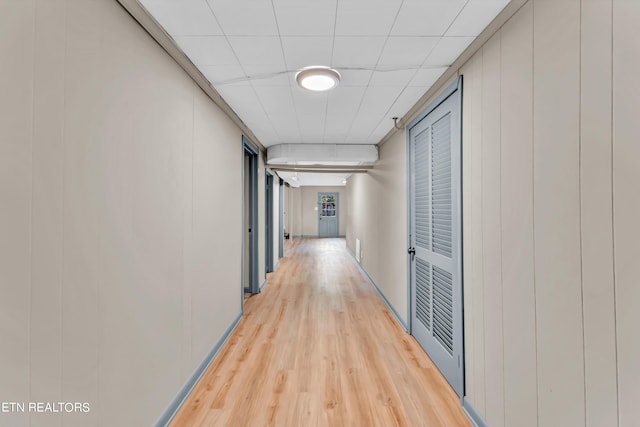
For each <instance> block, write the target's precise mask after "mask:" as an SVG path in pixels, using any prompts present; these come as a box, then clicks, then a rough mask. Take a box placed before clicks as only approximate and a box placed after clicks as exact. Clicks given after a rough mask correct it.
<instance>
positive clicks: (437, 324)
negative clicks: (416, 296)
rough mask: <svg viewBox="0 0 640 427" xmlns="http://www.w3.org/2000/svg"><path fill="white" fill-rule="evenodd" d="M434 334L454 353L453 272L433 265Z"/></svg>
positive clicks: (450, 352)
mask: <svg viewBox="0 0 640 427" xmlns="http://www.w3.org/2000/svg"><path fill="white" fill-rule="evenodd" d="M433 301H434V304H433V305H434V310H437V311H438V314H439V315H438V316H433V335H434V337H435V338H436V339H437V340H438V341H439V342H440V344H442V346H443V347H444V348H445V349H446V350H447V351H448V352H449V354H451V355H453V339H452V337H453V303H452V301H453V280H452V276H451V273H449V272H448V271H445V270H442V269H441V268H438V267H437V266H433Z"/></svg>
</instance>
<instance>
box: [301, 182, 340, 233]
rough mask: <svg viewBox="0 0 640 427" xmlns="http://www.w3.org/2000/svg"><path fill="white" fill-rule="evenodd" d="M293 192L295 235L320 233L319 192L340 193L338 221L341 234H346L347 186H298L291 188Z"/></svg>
mask: <svg viewBox="0 0 640 427" xmlns="http://www.w3.org/2000/svg"><path fill="white" fill-rule="evenodd" d="M291 190H292V191H291V194H292V204H293V206H292V215H291V218H290V219H291V221H292V230H293V233H292V235H293V236H317V235H318V211H317V208H318V193H319V192H335V193H339V195H338V203H339V207H338V209H339V212H338V221H339V230H338V232H339V235H340V236H344V235H345V231H346V219H347V212H348V210H349V207H348V198H347V197H346V193H345V187H298V188H292V189H291ZM314 208H315V209H314Z"/></svg>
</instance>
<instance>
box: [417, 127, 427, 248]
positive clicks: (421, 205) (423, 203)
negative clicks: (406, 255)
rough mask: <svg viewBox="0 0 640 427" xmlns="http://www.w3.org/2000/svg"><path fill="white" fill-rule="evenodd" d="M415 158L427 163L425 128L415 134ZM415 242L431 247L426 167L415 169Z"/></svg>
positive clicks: (421, 162)
mask: <svg viewBox="0 0 640 427" xmlns="http://www.w3.org/2000/svg"><path fill="white" fill-rule="evenodd" d="M414 144H415V158H416V162H419V163H420V164H428V163H429V132H428V131H427V130H425V131H424V132H422V133H420V134H419V135H417V136H416V139H415V143H414ZM415 180H416V181H415V188H416V198H415V203H416V213H415V218H416V219H415V221H416V243H417V244H418V245H419V246H421V247H425V248H428V247H431V236H430V229H429V228H430V227H429V203H430V195H429V171H428V170H427V169H426V168H420V169H417V170H416V176H415Z"/></svg>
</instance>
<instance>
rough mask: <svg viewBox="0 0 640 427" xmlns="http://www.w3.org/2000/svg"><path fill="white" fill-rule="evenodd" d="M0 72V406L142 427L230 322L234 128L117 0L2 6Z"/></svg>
mask: <svg viewBox="0 0 640 427" xmlns="http://www.w3.org/2000/svg"><path fill="white" fill-rule="evenodd" d="M0 68H1V69H2V79H0V93H2V97H1V98H0V205H1V206H2V208H1V209H0V236H2V238H1V239H0V295H2V297H1V298H0V342H1V343H2V350H1V351H0V401H20V402H22V401H24V402H28V401H53V402H58V401H81V402H85V401H86V402H89V403H90V404H91V412H90V413H88V414H71V415H64V416H62V417H61V416H59V415H51V414H46V415H35V414H34V415H31V423H32V424H34V425H61V424H62V423H64V425H69V426H73V425H82V426H90V425H98V424H100V425H119V426H127V425H130V426H141V425H150V424H152V423H153V422H154V421H155V420H156V419H157V418H158V417H159V416H160V414H161V413H162V412H163V411H164V410H165V409H166V407H167V405H168V404H169V402H170V401H171V400H172V399H173V398H174V396H175V395H176V394H177V392H178V391H179V390H180V388H181V387H182V385H183V384H184V383H185V381H186V380H187V378H188V377H189V376H190V375H191V374H192V373H193V372H194V370H195V368H196V367H197V366H198V364H199V363H200V362H201V361H202V360H203V358H204V357H205V355H206V354H207V353H208V352H209V351H210V350H211V348H212V347H213V346H214V344H215V343H216V342H217V341H218V340H219V339H220V338H221V337H222V335H223V333H224V331H225V330H226V329H227V328H228V327H229V326H230V325H231V323H232V322H233V320H234V319H235V318H236V316H238V315H239V313H240V310H241V295H240V292H241V283H240V280H241V279H240V275H241V265H240V260H241V243H242V237H241V236H242V234H241V227H242V211H241V206H242V185H241V182H242V179H241V176H240V173H241V170H242V168H241V165H242V145H241V134H240V131H239V129H238V128H237V127H236V126H235V125H234V124H233V123H232V121H231V120H230V119H229V118H228V117H227V116H225V115H224V114H223V113H221V111H220V110H219V109H218V108H217V107H216V106H215V105H214V104H213V103H212V102H211V101H210V100H209V99H208V98H207V97H206V96H205V95H204V94H203V92H202V91H201V90H200V89H199V88H198V87H197V86H196V84H194V82H193V81H192V80H191V79H190V78H188V77H187V75H186V74H185V73H184V72H183V71H182V69H180V68H179V67H178V66H177V65H176V64H175V63H174V62H173V60H171V59H170V58H169V57H168V55H167V54H166V53H165V52H164V51H163V50H162V49H161V48H159V47H158V46H157V45H156V44H155V42H153V41H152V40H151V39H150V37H149V36H148V35H147V34H146V33H145V32H144V31H143V30H142V29H141V28H140V27H139V26H138V25H137V24H136V23H135V22H134V21H133V19H131V17H130V16H129V15H128V14H127V13H126V12H125V11H124V10H123V9H122V8H121V7H120V6H119V5H118V4H117V3H116V2H115V1H86V0H65V1H62V0H37V1H36V0H2V1H0ZM263 192H264V191H260V193H263ZM221 206H223V207H224V208H221ZM261 252H263V251H261ZM0 424H2V425H13V426H22V425H28V424H29V418H28V416H11V415H7V414H0Z"/></svg>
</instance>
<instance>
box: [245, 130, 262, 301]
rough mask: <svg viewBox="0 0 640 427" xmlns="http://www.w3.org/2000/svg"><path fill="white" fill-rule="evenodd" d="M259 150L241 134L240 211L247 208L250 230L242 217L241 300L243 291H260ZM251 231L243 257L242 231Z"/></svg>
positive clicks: (253, 292) (254, 292)
mask: <svg viewBox="0 0 640 427" xmlns="http://www.w3.org/2000/svg"><path fill="white" fill-rule="evenodd" d="M259 153H260V151H259V150H258V147H256V146H255V145H253V144H252V143H251V141H249V139H247V137H245V136H244V135H242V192H243V197H242V212H243V216H244V212H245V210H246V209H248V212H249V226H250V231H248V230H245V224H244V219H243V220H242V275H241V277H242V288H243V298H242V299H243V301H244V292H247V293H252V294H257V293H258V292H260V284H259V283H258V231H259V230H258V154H259ZM245 154H248V155H249V173H248V175H249V181H250V182H249V197H248V199H249V206H245V203H244V199H245V197H244V188H245V182H244V180H245V177H246V176H247V171H245V162H244V155H245ZM247 231H248V232H249V233H251V234H250V235H249V239H248V240H249V245H250V248H249V259H248V260H246V259H245V256H244V254H245V247H244V241H245V238H244V233H245V232H247ZM247 262H248V263H249V280H248V281H247V280H245V279H246V278H245V277H244V271H245V268H244V267H245V263H247ZM247 282H248V283H249V286H244V285H245V284H246V283H247Z"/></svg>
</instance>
